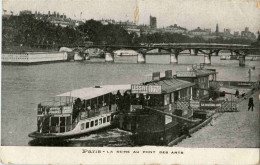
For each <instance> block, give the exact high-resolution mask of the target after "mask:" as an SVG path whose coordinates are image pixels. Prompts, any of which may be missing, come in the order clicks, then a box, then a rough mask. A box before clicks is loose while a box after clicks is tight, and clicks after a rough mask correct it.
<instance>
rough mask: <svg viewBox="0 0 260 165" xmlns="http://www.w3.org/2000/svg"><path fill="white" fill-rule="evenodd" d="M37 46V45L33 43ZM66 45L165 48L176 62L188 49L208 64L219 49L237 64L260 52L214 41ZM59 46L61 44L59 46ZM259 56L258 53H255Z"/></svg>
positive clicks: (109, 48)
mask: <svg viewBox="0 0 260 165" xmlns="http://www.w3.org/2000/svg"><path fill="white" fill-rule="evenodd" d="M35 46H37V45H35ZM63 46H66V47H78V48H81V49H82V50H83V51H84V50H86V49H89V48H100V49H102V50H104V51H105V52H108V53H111V54H113V52H114V51H115V50H119V49H128V50H135V51H137V52H139V53H140V54H142V55H143V56H145V55H146V53H147V52H148V51H150V50H153V49H158V52H159V53H160V52H161V51H162V50H166V51H168V52H170V54H171V62H172V63H178V56H179V54H180V53H181V52H183V51H187V50H188V51H189V52H190V54H194V55H198V53H202V54H204V56H205V59H207V60H206V61H208V64H211V56H212V55H216V56H218V55H219V52H220V51H223V50H224V51H229V52H230V53H231V55H236V56H239V66H245V56H247V55H249V53H250V52H254V51H258V52H260V47H255V46H251V45H241V44H215V43H170V44H165V43H153V44H142V45H139V46H131V45H107V44H105V45H63ZM60 47H61V46H60ZM257 56H260V55H257Z"/></svg>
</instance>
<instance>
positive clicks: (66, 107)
mask: <svg viewBox="0 0 260 165" xmlns="http://www.w3.org/2000/svg"><path fill="white" fill-rule="evenodd" d="M62 113H72V107H71V106H64V107H62Z"/></svg>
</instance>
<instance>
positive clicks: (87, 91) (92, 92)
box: [57, 84, 131, 100]
mask: <svg viewBox="0 0 260 165" xmlns="http://www.w3.org/2000/svg"><path fill="white" fill-rule="evenodd" d="M130 89H131V84H125V85H102V86H98V87H88V88H81V89H75V90H72V91H70V92H66V93H62V94H59V95H57V96H58V97H66V96H67V97H75V98H80V99H84V100H88V99H92V98H95V97H98V96H102V95H105V94H108V93H111V92H114V91H118V90H130Z"/></svg>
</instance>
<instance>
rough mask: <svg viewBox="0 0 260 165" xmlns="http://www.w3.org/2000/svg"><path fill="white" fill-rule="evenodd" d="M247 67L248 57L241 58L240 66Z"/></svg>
mask: <svg viewBox="0 0 260 165" xmlns="http://www.w3.org/2000/svg"><path fill="white" fill-rule="evenodd" d="M245 65H246V56H241V55H240V56H239V66H245Z"/></svg>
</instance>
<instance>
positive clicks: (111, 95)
mask: <svg viewBox="0 0 260 165" xmlns="http://www.w3.org/2000/svg"><path fill="white" fill-rule="evenodd" d="M115 103H116V95H113V94H112V93H110V104H115Z"/></svg>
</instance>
